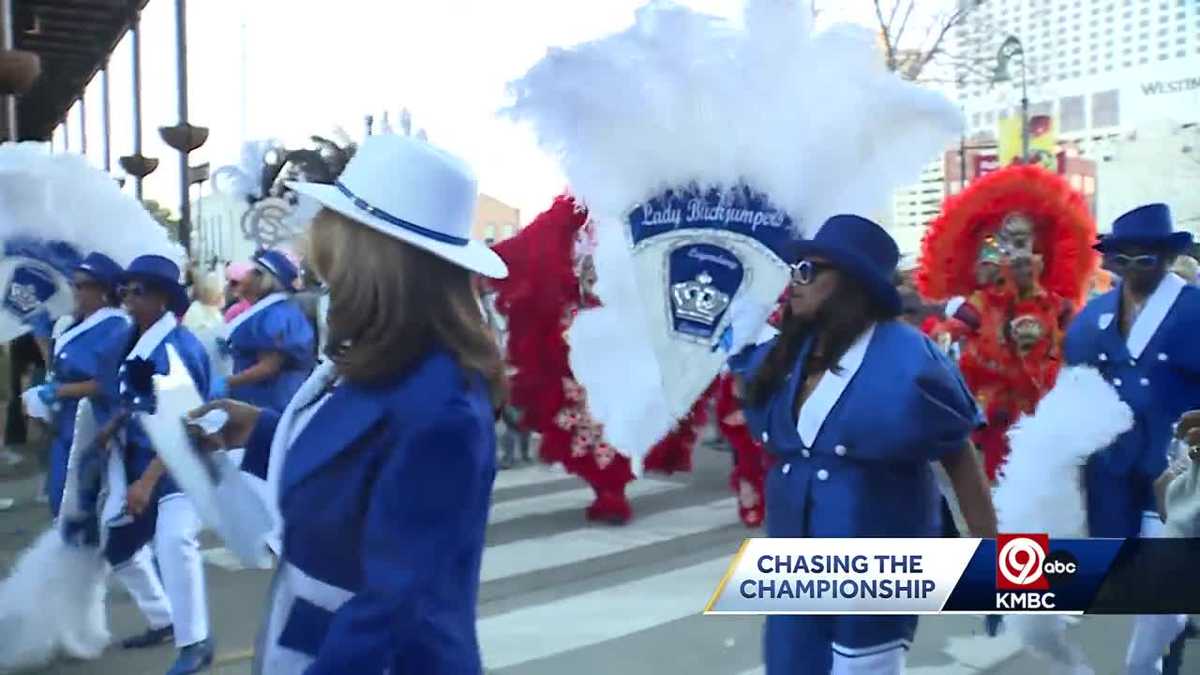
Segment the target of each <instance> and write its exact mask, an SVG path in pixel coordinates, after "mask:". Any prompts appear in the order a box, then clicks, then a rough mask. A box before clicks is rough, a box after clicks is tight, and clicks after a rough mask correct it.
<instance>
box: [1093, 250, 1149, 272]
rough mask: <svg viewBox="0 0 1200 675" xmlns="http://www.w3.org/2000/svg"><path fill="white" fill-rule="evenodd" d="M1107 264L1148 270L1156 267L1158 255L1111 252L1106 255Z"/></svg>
mask: <svg viewBox="0 0 1200 675" xmlns="http://www.w3.org/2000/svg"><path fill="white" fill-rule="evenodd" d="M1106 260H1108V264H1109V265H1111V266H1112V267H1114V268H1117V269H1122V270H1128V269H1135V270H1142V271H1149V270H1152V269H1154V268H1155V267H1158V262H1159V257H1158V256H1157V255H1154V254H1150V253H1147V254H1143V255H1125V254H1124V253H1113V254H1110V255H1108V256H1107V257H1106Z"/></svg>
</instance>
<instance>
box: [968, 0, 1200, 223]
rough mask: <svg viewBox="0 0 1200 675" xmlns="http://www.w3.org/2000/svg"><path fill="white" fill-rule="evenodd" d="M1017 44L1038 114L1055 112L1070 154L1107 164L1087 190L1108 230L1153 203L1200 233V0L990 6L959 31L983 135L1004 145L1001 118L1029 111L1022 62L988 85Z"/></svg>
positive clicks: (1055, 0) (973, 128) (1019, 0)
mask: <svg viewBox="0 0 1200 675" xmlns="http://www.w3.org/2000/svg"><path fill="white" fill-rule="evenodd" d="M963 1H964V2H974V0H963ZM1009 36H1015V37H1017V38H1018V39H1019V40H1020V41H1021V44H1022V47H1023V49H1024V53H1025V58H1026V59H1027V61H1026V63H1025V68H1024V76H1025V84H1026V86H1027V90H1028V98H1029V104H1030V105H1029V114H1030V115H1031V116H1033V115H1050V116H1052V117H1053V118H1054V120H1055V126H1056V129H1057V134H1058V138H1059V143H1060V146H1061V147H1062V148H1063V149H1064V151H1065V152H1066V153H1067V154H1068V155H1069V156H1070V157H1072V158H1086V159H1089V160H1091V161H1093V162H1094V163H1095V167H1096V169H1095V182H1094V185H1093V184H1088V183H1090V181H1087V180H1086V172H1084V174H1083V175H1081V176H1080V178H1079V181H1080V184H1079V185H1078V186H1077V187H1080V188H1081V189H1085V191H1087V189H1088V188H1091V189H1092V190H1093V191H1094V194H1091V195H1089V197H1091V198H1092V199H1093V200H1094V205H1095V211H1096V215H1097V220H1098V223H1099V226H1100V228H1101V231H1104V230H1105V229H1106V228H1107V227H1108V224H1109V223H1111V221H1112V219H1113V218H1115V217H1116V215H1119V214H1120V213H1121V212H1123V211H1124V210H1126V209H1128V208H1131V207H1133V206H1136V205H1137V204H1139V203H1144V202H1147V201H1165V202H1167V203H1169V204H1170V205H1171V206H1172V208H1173V210H1174V211H1175V213H1176V221H1177V223H1178V224H1180V225H1181V226H1183V227H1187V228H1189V229H1193V230H1196V231H1200V194H1198V193H1200V191H1197V190H1195V187H1194V186H1195V185H1196V184H1197V181H1200V149H1198V148H1197V146H1198V145H1200V144H1198V143H1197V140H1198V139H1200V134H1198V132H1200V0H987V1H986V2H982V3H978V6H977V7H975V8H974V9H973V10H972V11H971V13H970V14H968V18H967V20H966V21H964V22H963V24H961V25H960V26H958V27H957V28H955V29H954V32H953V33H952V38H953V42H952V44H953V45H954V47H953V49H954V50H955V51H956V52H957V53H958V54H960V55H967V56H969V57H970V58H968V59H967V60H966V61H964V62H963V63H961V64H960V67H959V70H958V72H957V73H956V79H957V81H958V86H957V90H958V98H959V100H960V102H961V103H962V105H963V107H964V110H965V111H966V115H967V127H968V133H969V134H970V135H971V137H972V138H975V139H983V140H984V141H986V139H987V138H988V137H989V136H991V137H993V138H994V133H995V129H996V127H997V125H998V124H999V122H1000V120H1001V119H1003V118H1005V117H1008V116H1015V115H1020V114H1021V108H1020V100H1021V91H1022V87H1021V85H1022V66H1021V62H1020V57H1017V58H1015V59H1013V61H1012V62H1011V63H1010V65H1009V69H1008V71H1009V74H1010V75H1011V79H1010V80H1008V81H1006V82H993V81H991V78H989V77H987V75H989V74H990V73H991V72H992V68H994V66H995V55H996V53H997V51H998V50H999V48H1000V45H1001V43H1002V42H1003V41H1004V40H1005V39H1006V38H1007V37H1009ZM1189 186H1190V187H1189Z"/></svg>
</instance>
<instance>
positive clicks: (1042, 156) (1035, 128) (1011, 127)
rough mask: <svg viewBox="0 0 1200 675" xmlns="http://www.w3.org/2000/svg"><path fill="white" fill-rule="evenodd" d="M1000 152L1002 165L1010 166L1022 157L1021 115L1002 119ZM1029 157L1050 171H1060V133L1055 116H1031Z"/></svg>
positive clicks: (999, 136) (999, 137) (999, 132)
mask: <svg viewBox="0 0 1200 675" xmlns="http://www.w3.org/2000/svg"><path fill="white" fill-rule="evenodd" d="M997 138H998V142H997V143H998V146H999V147H998V153H999V160H1000V166H1008V165H1009V164H1012V163H1013V162H1014V161H1015V160H1017V159H1019V158H1020V157H1021V117H1020V116H1013V117H1004V118H1001V119H1000V125H999V130H998V133H997ZM1029 159H1030V162H1031V163H1036V164H1041V165H1042V166H1043V167H1045V168H1046V169H1047V170H1049V171H1053V172H1055V173H1057V172H1058V133H1057V130H1056V129H1055V128H1054V118H1053V117H1051V116H1049V115H1034V116H1032V117H1030V118H1029Z"/></svg>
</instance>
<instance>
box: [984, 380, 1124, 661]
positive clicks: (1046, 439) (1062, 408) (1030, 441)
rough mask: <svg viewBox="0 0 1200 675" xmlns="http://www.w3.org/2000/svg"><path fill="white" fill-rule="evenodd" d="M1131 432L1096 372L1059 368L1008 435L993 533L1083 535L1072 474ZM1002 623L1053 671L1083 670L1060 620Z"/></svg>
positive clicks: (1081, 504) (1079, 495)
mask: <svg viewBox="0 0 1200 675" xmlns="http://www.w3.org/2000/svg"><path fill="white" fill-rule="evenodd" d="M1132 427H1133V411H1132V410H1130V408H1129V406H1128V405H1126V404H1125V402H1124V401H1122V400H1121V397H1120V396H1119V395H1118V394H1117V391H1116V390H1115V389H1113V388H1112V385H1110V384H1109V383H1108V382H1106V381H1105V380H1104V378H1103V377H1101V375H1100V373H1099V372H1097V371H1095V370H1093V369H1091V368H1084V367H1073V368H1066V369H1064V370H1063V371H1062V372H1060V373H1059V375H1058V381H1057V382H1056V383H1055V385H1054V388H1053V389H1051V390H1050V391H1049V393H1047V394H1046V396H1045V397H1044V398H1042V400H1041V401H1040V402H1039V403H1038V407H1037V410H1036V411H1035V412H1034V414H1033V415H1030V416H1026V417H1023V418H1021V420H1020V421H1018V422H1017V424H1016V425H1015V426H1014V427H1013V428H1012V429H1011V430H1010V431H1009V432H1008V442H1009V447H1010V453H1009V455H1008V461H1007V463H1006V464H1005V465H1004V469H1003V473H1002V475H1001V477H1000V480H999V483H998V485H997V487H996V491H995V493H994V494H993V496H992V501H993V502H994V504H995V506H996V514H997V516H998V520H999V526H1000V531H1001V532H1045V533H1047V534H1049V535H1050V536H1051V537H1058V538H1078V537H1086V536H1087V510H1086V507H1085V503H1086V502H1085V498H1084V497H1085V496H1084V492H1083V490H1084V487H1083V484H1082V482H1081V477H1080V473H1081V471H1082V468H1083V465H1084V464H1086V463H1087V460H1088V458H1089V457H1090V456H1091V455H1092V454H1093V453H1095V452H1097V451H1099V450H1101V449H1103V448H1105V447H1107V446H1108V445H1109V444H1111V443H1112V442H1113V441H1114V440H1115V439H1116V438H1117V436H1120V435H1121V434H1122V433H1124V432H1125V431H1127V430H1129V429H1130V428H1132ZM1005 623H1006V624H1008V627H1009V628H1010V629H1011V630H1013V631H1014V633H1015V634H1017V635H1018V636H1020V638H1021V641H1022V643H1023V644H1024V645H1025V647H1026V648H1027V649H1029V650H1030V651H1031V652H1033V653H1035V654H1037V655H1039V656H1041V657H1042V658H1043V659H1046V660H1047V662H1048V665H1049V666H1051V667H1052V668H1053V671H1052V672H1054V673H1062V674H1064V675H1068V674H1069V675H1082V674H1086V673H1091V672H1092V670H1091V669H1090V667H1089V666H1088V665H1087V663H1086V661H1085V659H1084V656H1083V650H1082V649H1081V648H1080V647H1079V645H1078V644H1075V643H1074V642H1072V641H1070V640H1069V639H1068V637H1067V633H1066V631H1067V626H1066V624H1065V622H1064V619H1063V617H1060V616H1042V615H1014V616H1010V617H1007V618H1006V619H1005Z"/></svg>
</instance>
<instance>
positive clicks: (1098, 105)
mask: <svg viewBox="0 0 1200 675" xmlns="http://www.w3.org/2000/svg"><path fill="white" fill-rule="evenodd" d="M1120 124H1121V97H1120V93H1119V92H1118V91H1117V90H1116V89H1111V90H1109V91H1102V92H1099V93H1096V94H1092V126H1093V127H1115V126H1118V125H1120Z"/></svg>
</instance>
